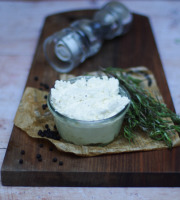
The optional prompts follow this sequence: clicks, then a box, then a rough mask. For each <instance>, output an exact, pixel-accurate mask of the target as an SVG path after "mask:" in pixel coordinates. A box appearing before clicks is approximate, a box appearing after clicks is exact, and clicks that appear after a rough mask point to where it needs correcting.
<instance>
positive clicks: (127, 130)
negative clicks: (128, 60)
mask: <svg viewBox="0 0 180 200" xmlns="http://www.w3.org/2000/svg"><path fill="white" fill-rule="evenodd" d="M102 71H103V72H104V73H106V74H107V75H110V76H113V77H115V78H117V79H118V80H119V82H120V84H121V85H123V86H124V87H125V88H126V89H127V90H128V92H129V93H130V96H131V105H130V109H129V111H128V112H127V114H126V116H125V120H126V122H127V123H126V124H127V125H125V127H124V137H125V138H127V139H128V140H129V141H132V140H133V138H134V136H135V135H134V133H133V130H134V129H136V128H138V127H139V128H141V129H142V130H143V131H144V132H146V133H148V134H149V136H150V137H151V138H153V139H154V140H158V141H164V142H165V143H166V144H167V146H168V147H169V148H172V140H171V137H170V133H171V134H172V133H175V131H177V132H180V116H179V115H177V114H175V113H174V112H172V111H171V110H169V109H168V108H167V107H166V105H165V104H163V103H161V102H160V101H159V100H158V99H155V98H153V97H152V96H151V95H150V94H149V93H148V92H147V91H146V90H145V89H143V88H142V87H141V86H140V84H141V82H142V81H141V80H139V79H136V78H134V77H132V76H131V75H129V74H128V73H126V72H125V70H123V69H119V68H112V67H109V68H106V69H102ZM168 118H171V120H172V121H173V122H174V123H175V124H177V125H174V124H172V123H171V121H170V120H168Z"/></svg>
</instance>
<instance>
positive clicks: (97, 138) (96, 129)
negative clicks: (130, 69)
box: [47, 76, 130, 145]
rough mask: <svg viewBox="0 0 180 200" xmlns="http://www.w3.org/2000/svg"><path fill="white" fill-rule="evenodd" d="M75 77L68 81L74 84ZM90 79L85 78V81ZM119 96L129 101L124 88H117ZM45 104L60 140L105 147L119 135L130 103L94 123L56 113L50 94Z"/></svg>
mask: <svg viewBox="0 0 180 200" xmlns="http://www.w3.org/2000/svg"><path fill="white" fill-rule="evenodd" d="M79 78H82V77H77V78H74V79H71V80H69V81H70V82H71V83H74V82H75V81H76V80H77V79H79ZM89 78H92V76H91V77H89V76H87V77H86V80H88V79H89ZM119 94H121V96H126V97H128V99H130V95H129V93H128V91H127V90H126V89H125V88H124V87H122V86H121V87H119ZM47 104H48V107H49V110H50V112H51V113H52V115H53V116H54V120H55V124H56V127H57V130H58V132H59V134H60V136H61V138H62V139H64V140H65V141H67V142H70V143H73V144H77V145H93V144H96V145H97V144H98V145H106V144H108V143H110V142H112V141H113V140H114V139H115V138H116V137H117V136H118V134H119V132H120V129H121V125H122V123H123V120H124V116H125V114H126V112H127V111H128V109H129V106H130V102H129V103H128V104H127V105H126V106H125V107H124V109H122V110H121V111H120V112H119V113H117V114H116V115H114V116H112V117H110V118H106V119H102V120H94V121H83V120H76V119H72V118H69V117H67V116H64V115H62V114H61V113H59V112H57V111H56V110H55V108H54V107H53V105H52V103H51V93H50V94H49V95H48V99H47Z"/></svg>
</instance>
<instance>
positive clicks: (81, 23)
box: [43, 2, 133, 73]
mask: <svg viewBox="0 0 180 200" xmlns="http://www.w3.org/2000/svg"><path fill="white" fill-rule="evenodd" d="M132 20H133V17H132V14H131V12H130V11H129V10H128V9H127V8H126V7H125V6H124V5H123V4H121V3H119V2H110V3H107V4H106V5H105V6H104V7H103V8H102V9H101V10H99V11H97V12H96V13H95V14H94V16H93V18H92V19H81V20H77V21H74V22H73V23H72V24H70V26H69V27H67V28H64V29H62V30H60V31H59V32H56V33H54V34H53V35H51V36H49V37H48V38H47V39H46V40H45V41H44V44H43V49H44V54H45V57H46V59H47V61H48V62H49V64H50V65H51V66H52V67H53V68H54V69H55V70H56V71H58V72H61V73H68V72H70V71H71V70H72V69H74V68H75V67H77V66H78V65H79V64H80V63H82V62H84V60H85V59H86V58H88V57H90V56H93V55H95V54H96V53H97V52H98V51H99V50H100V48H101V46H102V43H103V41H104V40H105V39H113V38H114V37H116V36H119V35H123V34H125V33H127V32H128V31H129V29H130V26H131V23H132Z"/></svg>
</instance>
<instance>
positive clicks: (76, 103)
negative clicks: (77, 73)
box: [51, 76, 129, 121]
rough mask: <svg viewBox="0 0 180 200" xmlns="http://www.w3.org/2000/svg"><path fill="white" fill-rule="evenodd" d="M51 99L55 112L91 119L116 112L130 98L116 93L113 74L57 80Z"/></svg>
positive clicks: (104, 116) (76, 117)
mask: <svg viewBox="0 0 180 200" xmlns="http://www.w3.org/2000/svg"><path fill="white" fill-rule="evenodd" d="M51 103H52V105H53V107H54V108H55V110H56V111H57V112H59V113H61V114H63V115H65V116H67V117H69V118H72V119H78V120H84V121H94V120H101V119H106V118H109V117H111V116H113V115H115V114H117V113H118V112H120V111H121V110H122V109H123V108H124V107H125V106H126V105H127V104H128V103H129V99H128V98H127V97H125V96H121V95H120V94H119V82H118V80H117V79H115V78H108V77H107V76H103V77H102V78H99V77H92V78H90V79H89V80H86V79H85V77H82V78H81V79H79V80H77V81H75V82H74V83H70V82H69V81H62V80H57V81H56V82H55V86H54V88H52V89H51Z"/></svg>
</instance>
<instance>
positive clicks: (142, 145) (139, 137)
mask: <svg viewBox="0 0 180 200" xmlns="http://www.w3.org/2000/svg"><path fill="white" fill-rule="evenodd" d="M127 71H130V73H131V75H132V76H135V77H136V78H139V79H142V80H144V81H143V84H142V87H144V88H145V89H147V90H148V91H149V92H150V93H151V94H152V95H153V96H155V97H158V98H159V100H161V101H163V99H162V96H161V94H160V92H159V89H158V87H157V84H156V81H155V78H154V76H153V74H152V73H151V72H150V71H149V70H147V68H145V67H135V68H130V69H128V70H127ZM97 73H98V72H92V73H89V74H93V75H97ZM72 77H73V75H66V74H63V75H61V76H60V79H63V80H67V79H68V78H72ZM47 94H48V93H47V92H45V91H41V90H38V89H35V88H31V87H27V88H26V89H25V92H24V95H23V97H22V100H21V102H20V105H19V108H18V111H17V113H16V116H15V120H14V123H15V125H16V126H17V127H19V128H20V129H22V130H23V131H25V133H26V134H28V135H29V136H30V137H33V138H42V137H41V136H39V135H38V134H37V133H38V131H39V130H44V129H45V124H48V125H49V127H50V129H53V127H54V124H55V123H54V119H53V116H52V115H51V113H50V111H49V110H48V108H46V109H45V110H43V109H42V104H46V99H45V98H44V96H45V95H47ZM134 134H135V135H136V136H135V137H134V142H131V143H129V141H128V140H127V139H125V138H124V137H123V127H122V128H121V131H120V134H119V136H118V137H117V138H116V139H115V140H114V141H113V142H112V143H110V144H108V145H106V146H103V147H102V146H78V145H74V144H71V143H67V142H65V141H63V140H62V139H60V140H59V141H58V140H54V139H49V138H44V137H43V139H47V140H49V141H50V142H51V143H53V144H54V145H55V146H56V148H57V149H58V150H60V151H64V152H69V153H73V154H76V155H78V156H97V155H102V154H116V153H122V152H132V151H149V150H155V149H163V148H167V146H166V144H165V143H164V142H163V141H155V140H153V139H151V138H150V137H149V136H148V134H147V133H145V132H142V131H141V130H138V131H136V132H134ZM171 138H172V142H173V147H176V146H180V138H179V135H178V133H175V134H172V135H171Z"/></svg>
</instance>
